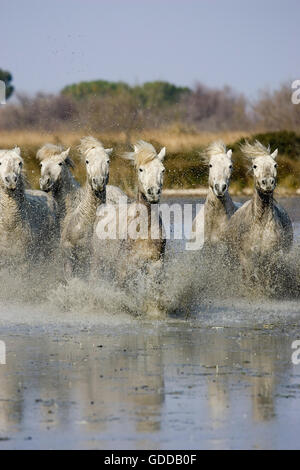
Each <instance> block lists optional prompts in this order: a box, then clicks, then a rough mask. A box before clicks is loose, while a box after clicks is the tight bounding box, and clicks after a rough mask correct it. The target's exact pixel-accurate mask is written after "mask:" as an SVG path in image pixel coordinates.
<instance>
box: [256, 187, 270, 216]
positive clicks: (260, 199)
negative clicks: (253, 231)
mask: <svg viewBox="0 0 300 470" xmlns="http://www.w3.org/2000/svg"><path fill="white" fill-rule="evenodd" d="M273 207H274V199H273V192H272V193H270V194H264V193H262V192H261V191H259V190H258V189H257V188H256V187H255V188H254V194H253V198H252V208H253V215H254V218H256V219H258V220H262V219H264V218H269V217H272V215H273Z"/></svg>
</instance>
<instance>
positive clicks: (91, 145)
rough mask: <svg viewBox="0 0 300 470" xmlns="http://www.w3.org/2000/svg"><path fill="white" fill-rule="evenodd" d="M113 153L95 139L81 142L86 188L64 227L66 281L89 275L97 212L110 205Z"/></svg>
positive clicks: (62, 244)
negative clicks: (109, 189)
mask: <svg viewBox="0 0 300 470" xmlns="http://www.w3.org/2000/svg"><path fill="white" fill-rule="evenodd" d="M112 150H113V149H105V148H104V147H103V145H102V143H101V142H99V141H98V140H96V139H94V138H91V137H84V138H83V139H81V143H80V145H79V151H80V153H81V155H82V157H83V160H84V162H85V165H86V175H87V178H86V183H85V186H84V187H82V188H81V189H80V191H79V192H77V193H76V198H75V201H74V204H73V206H74V208H73V209H71V210H69V212H68V213H67V215H66V218H65V220H64V224H63V230H62V235H61V247H62V249H63V252H64V255H65V256H64V258H65V273H66V277H70V276H73V275H74V274H78V275H80V276H82V275H86V274H87V273H88V271H89V265H90V260H91V247H92V246H91V240H92V235H93V229H94V223H95V220H96V212H97V209H98V206H99V205H100V204H104V203H105V202H106V186H107V183H108V178H109V162H110V159H109V156H110V154H111V153H112Z"/></svg>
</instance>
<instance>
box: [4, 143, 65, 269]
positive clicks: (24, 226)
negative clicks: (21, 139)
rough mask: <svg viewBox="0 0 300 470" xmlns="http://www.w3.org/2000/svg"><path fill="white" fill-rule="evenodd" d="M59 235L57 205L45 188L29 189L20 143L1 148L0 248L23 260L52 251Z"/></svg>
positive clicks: (5, 255) (9, 257) (10, 256)
mask: <svg viewBox="0 0 300 470" xmlns="http://www.w3.org/2000/svg"><path fill="white" fill-rule="evenodd" d="M56 239H57V219H56V207H55V202H54V201H53V199H52V198H49V197H48V196H47V195H46V194H45V193H44V194H43V193H42V192H41V191H38V192H36V193H35V192H34V191H31V190H25V177H24V175H23V159H22V157H21V151H20V149H19V147H16V148H14V149H13V150H0V251H1V261H3V260H4V259H5V258H7V259H8V260H9V261H12V262H13V261H14V260H15V258H16V259H17V262H18V263H19V262H20V261H21V260H22V261H26V260H29V261H36V260H38V259H39V257H40V256H42V257H45V256H49V255H51V254H52V252H53V249H54V245H55V241H56Z"/></svg>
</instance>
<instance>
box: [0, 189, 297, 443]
mask: <svg viewBox="0 0 300 470" xmlns="http://www.w3.org/2000/svg"><path fill="white" fill-rule="evenodd" d="M184 202H188V201H184ZM299 202H300V201H299V199H297V198H290V199H284V200H282V203H283V204H284V205H285V207H287V208H288V210H289V212H290V214H291V217H292V218H293V222H294V224H295V229H296V244H297V243H298V241H299V235H300V233H299V230H298V227H299V225H297V224H300V211H299V207H300V206H299ZM168 250H169V251H168V253H169V258H171V261H173V263H175V266H176V269H175V270H174V271H172V269H171V270H170V272H169V279H167V280H166V283H169V284H167V289H166V290H167V291H168V295H169V297H168V299H169V301H170V302H172V298H173V297H174V296H175V294H176V292H177V290H178V288H179V286H180V285H183V286H184V287H185V288H187V287H188V285H189V282H190V281H191V277H194V276H197V275H199V277H201V276H203V273H202V272H201V266H200V265H199V266H196V269H195V266H194V265H193V266H191V265H189V260H188V262H187V263H183V264H181V263H178V269H177V265H176V261H177V258H176V257H178V259H179V258H180V256H181V257H182V258H183V259H186V258H185V253H184V252H183V245H182V243H180V242H175V243H173V242H170V245H169V247H168ZM296 253H297V251H296ZM172 258H173V260H172ZM197 273H198V274H197ZM204 278H205V276H204ZM219 281H220V280H219V279H218V283H219ZM9 282H10V281H8V280H7V283H9ZM209 282H212V281H211V279H210V281H209ZM204 285H205V284H203V285H202V284H201V286H202V288H203V286H204ZM3 286H4V287H3V288H2V290H4V288H5V289H7V295H5V296H2V297H3V298H2V297H1V299H2V300H1V303H0V309H1V313H0V340H2V341H5V343H6V347H7V358H6V360H7V364H6V365H0V449H1V448H2V449H11V448H17V449H29V448H34V449H37V448H51V449H60V448H86V449H94V448H95V449H97V448H98V449H101V448H104V449H127V448H128V449H136V448H146V449H182V448H186V449H197V448H199V449H202V448H209V449H220V448H222V449H223V448H224V449H230V448H231V449H242V448H250V449H262V448H266V449H278V448H300V441H299V440H300V438H299V436H300V365H293V363H292V358H291V357H292V353H293V349H292V347H291V346H292V342H293V341H294V340H296V339H300V305H299V301H298V300H297V299H296V298H294V299H293V298H288V299H285V300H281V299H277V300H276V299H273V300H270V299H267V298H262V297H259V298H255V297H253V296H252V297H249V298H248V297H245V296H239V295H236V296H234V297H233V296H231V295H225V294H226V293H224V295H223V293H222V295H220V296H217V295H216V296H215V297H214V298H210V297H205V296H204V293H202V292H201V289H200V288H199V285H198V284H196V286H198V287H197V289H198V288H199V292H193V293H191V292H190V291H186V296H185V297H190V296H191V295H192V294H193V296H194V298H196V299H197V301H196V304H195V303H191V304H189V302H186V300H188V299H186V298H184V295H183V294H181V296H179V300H180V299H182V305H183V306H182V307H181V310H183V312H182V314H181V315H177V316H174V315H173V316H171V317H170V318H169V319H167V320H159V321H149V320H148V319H147V318H143V317H139V318H136V317H135V316H134V315H132V314H131V313H130V309H131V308H133V304H134V302H138V301H137V300H136V299H134V298H131V299H126V298H125V296H123V294H122V293H120V292H116V291H114V290H113V289H112V291H110V287H109V285H105V286H99V291H97V290H95V289H90V290H89V289H88V288H87V287H85V286H84V285H81V284H76V283H75V284H73V285H72V286H71V287H70V289H69V290H64V289H61V288H57V289H53V291H51V295H50V298H49V297H48V300H47V301H40V300H37V299H36V298H35V296H34V295H33V294H32V292H31V291H28V293H27V294H28V295H27V296H24V299H23V300H22V302H18V301H16V298H17V297H18V294H19V292H14V289H13V287H14V288H16V289H21V288H22V287H21V286H20V284H19V283H18V284H16V285H13V284H12V285H10V286H8V285H6V286H5V283H4V284H3ZM9 287H10V288H9ZM197 289H196V290H197ZM184 292H185V291H184ZM37 295H38V294H37ZM31 296H32V298H31ZM104 297H105V300H103V299H104ZM133 297H134V296H133ZM137 297H138V293H137ZM126 302H127V304H126ZM64 303H67V304H68V308H62V305H63V304H64ZM124 305H127V307H128V308H124ZM136 305H138V303H137V304H136ZM186 305H187V307H186ZM70 306H71V307H70Z"/></svg>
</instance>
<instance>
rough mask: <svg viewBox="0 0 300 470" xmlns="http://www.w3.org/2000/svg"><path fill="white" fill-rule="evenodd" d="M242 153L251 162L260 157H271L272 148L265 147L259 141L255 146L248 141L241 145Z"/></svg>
mask: <svg viewBox="0 0 300 470" xmlns="http://www.w3.org/2000/svg"><path fill="white" fill-rule="evenodd" d="M241 151H242V153H243V154H244V156H245V157H246V158H248V159H249V160H254V159H255V158H258V157H269V156H270V155H271V149H270V146H269V145H268V147H265V146H264V145H263V144H262V143H260V142H259V141H258V140H256V141H255V142H254V144H249V142H248V141H247V140H246V141H245V143H244V144H242V145H241Z"/></svg>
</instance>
